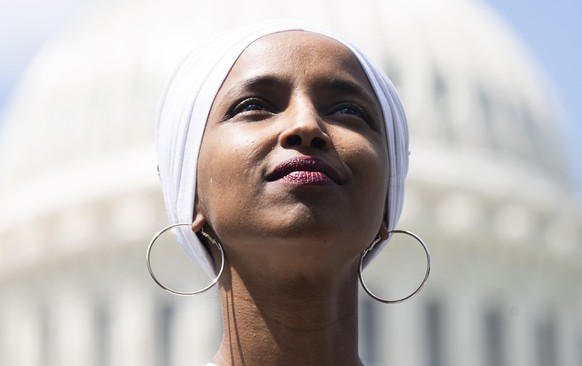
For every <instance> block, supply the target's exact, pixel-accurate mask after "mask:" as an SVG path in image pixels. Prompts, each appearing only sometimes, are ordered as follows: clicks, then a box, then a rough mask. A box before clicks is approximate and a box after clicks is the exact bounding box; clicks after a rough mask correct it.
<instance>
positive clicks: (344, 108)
mask: <svg viewBox="0 0 582 366" xmlns="http://www.w3.org/2000/svg"><path fill="white" fill-rule="evenodd" d="M329 114H330V115H348V116H355V117H359V118H360V119H362V120H364V121H365V122H369V120H370V118H369V116H368V113H366V111H365V110H364V108H362V107H360V106H359V105H357V104H354V103H341V104H338V105H336V106H334V107H333V108H331V110H330V112H329Z"/></svg>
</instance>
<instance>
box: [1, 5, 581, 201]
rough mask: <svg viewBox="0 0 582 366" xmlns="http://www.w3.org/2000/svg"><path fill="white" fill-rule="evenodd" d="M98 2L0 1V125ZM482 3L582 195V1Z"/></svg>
mask: <svg viewBox="0 0 582 366" xmlns="http://www.w3.org/2000/svg"><path fill="white" fill-rule="evenodd" d="M96 1H98V0H50V1H46V0H18V1H16V0H0V55H1V56H0V121H1V120H2V114H3V112H4V111H5V108H4V107H5V105H6V103H7V102H8V101H9V100H10V95H11V94H12V92H13V90H14V89H13V88H14V86H15V85H17V82H18V79H19V77H20V76H21V75H22V73H23V72H24V71H25V69H26V67H27V66H28V65H29V63H30V61H31V60H32V58H33V57H34V55H35V54H36V52H37V51H38V50H39V48H40V47H41V46H42V44H43V42H45V41H46V40H47V39H49V38H50V36H51V35H53V34H54V33H55V32H58V30H59V29H61V27H62V26H64V25H66V24H67V23H68V22H69V21H70V20H71V19H72V18H73V17H74V16H75V15H77V14H79V13H80V12H81V11H83V9H84V8H86V7H88V6H91V5H92V4H94V3H95V2H96ZM468 1H476V0H468ZM483 1H485V2H486V3H488V4H489V5H490V6H491V7H492V8H493V9H494V10H495V11H496V12H497V13H498V14H499V16H500V17H501V18H502V19H504V20H505V21H506V23H507V24H508V25H509V26H510V27H511V28H512V29H513V31H514V32H515V33H516V34H517V36H518V37H519V38H521V40H522V41H523V42H524V44H525V45H526V47H527V48H529V50H530V52H531V54H532V55H533V56H534V57H535V58H536V59H537V61H538V63H539V64H540V65H541V67H542V70H543V71H544V72H545V73H546V76H547V78H548V79H549V80H550V82H551V83H552V84H553V85H554V87H555V91H556V92H557V94H558V98H559V100H560V101H561V103H562V108H563V112H564V117H565V122H566V123H565V127H566V128H565V130H564V131H563V133H564V137H565V139H566V140H567V141H566V142H567V146H568V149H569V152H570V164H571V166H572V168H573V170H574V171H575V174H576V177H577V178H576V179H577V181H578V185H577V186H578V190H579V192H582V71H581V70H580V68H581V67H582V1H581V0H483ZM0 128H1V126H0ZM0 131H1V130H0Z"/></svg>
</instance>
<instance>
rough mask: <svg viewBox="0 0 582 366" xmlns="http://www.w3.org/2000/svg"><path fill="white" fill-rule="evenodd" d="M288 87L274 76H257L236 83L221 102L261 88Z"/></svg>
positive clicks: (282, 80) (287, 84)
mask: <svg viewBox="0 0 582 366" xmlns="http://www.w3.org/2000/svg"><path fill="white" fill-rule="evenodd" d="M273 86H289V83H288V82H286V81H285V80H284V79H281V78H279V77H277V76H275V75H257V76H253V77H250V78H248V79H245V80H242V81H241V82H238V83H236V84H235V85H233V87H232V88H230V89H229V90H228V91H227V92H226V93H225V94H224V97H223V100H229V99H235V98H237V97H238V96H240V95H241V94H245V93H247V92H250V91H254V90H256V89H260V88H263V87H273Z"/></svg>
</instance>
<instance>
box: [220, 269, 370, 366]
mask: <svg viewBox="0 0 582 366" xmlns="http://www.w3.org/2000/svg"><path fill="white" fill-rule="evenodd" d="M350 267H352V266H350ZM352 269H354V270H355V267H353V268H352ZM256 272H257V271H256V270H254V271H252V274H254V276H248V275H245V274H244V273H240V272H239V271H236V269H234V268H232V267H229V268H228V269H226V270H225V273H223V278H222V279H221V300H222V307H223V321H224V336H223V340H222V344H221V347H220V350H219V352H218V354H217V355H216V357H215V359H214V362H215V363H216V364H218V365H220V366H222V365H339V364H341V365H361V361H360V359H359V356H358V308H357V282H356V278H355V276H354V275H353V274H354V273H355V272H353V273H351V272H352V271H346V273H344V274H339V275H338V276H329V275H328V276H315V277H314V278H312V279H310V278H307V277H306V276H304V275H297V274H296V275H294V276H285V278H281V277H280V276H278V275H276V274H273V273H270V274H269V273H263V274H262V275H261V277H260V278H257V276H256Z"/></svg>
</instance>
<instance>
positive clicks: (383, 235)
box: [378, 221, 388, 240]
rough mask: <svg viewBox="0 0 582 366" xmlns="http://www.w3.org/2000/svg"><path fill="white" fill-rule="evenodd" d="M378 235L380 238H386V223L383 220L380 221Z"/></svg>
mask: <svg viewBox="0 0 582 366" xmlns="http://www.w3.org/2000/svg"><path fill="white" fill-rule="evenodd" d="M378 235H380V238H382V240H386V239H388V228H387V227H386V223H385V222H384V221H382V224H381V225H380V230H378Z"/></svg>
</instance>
